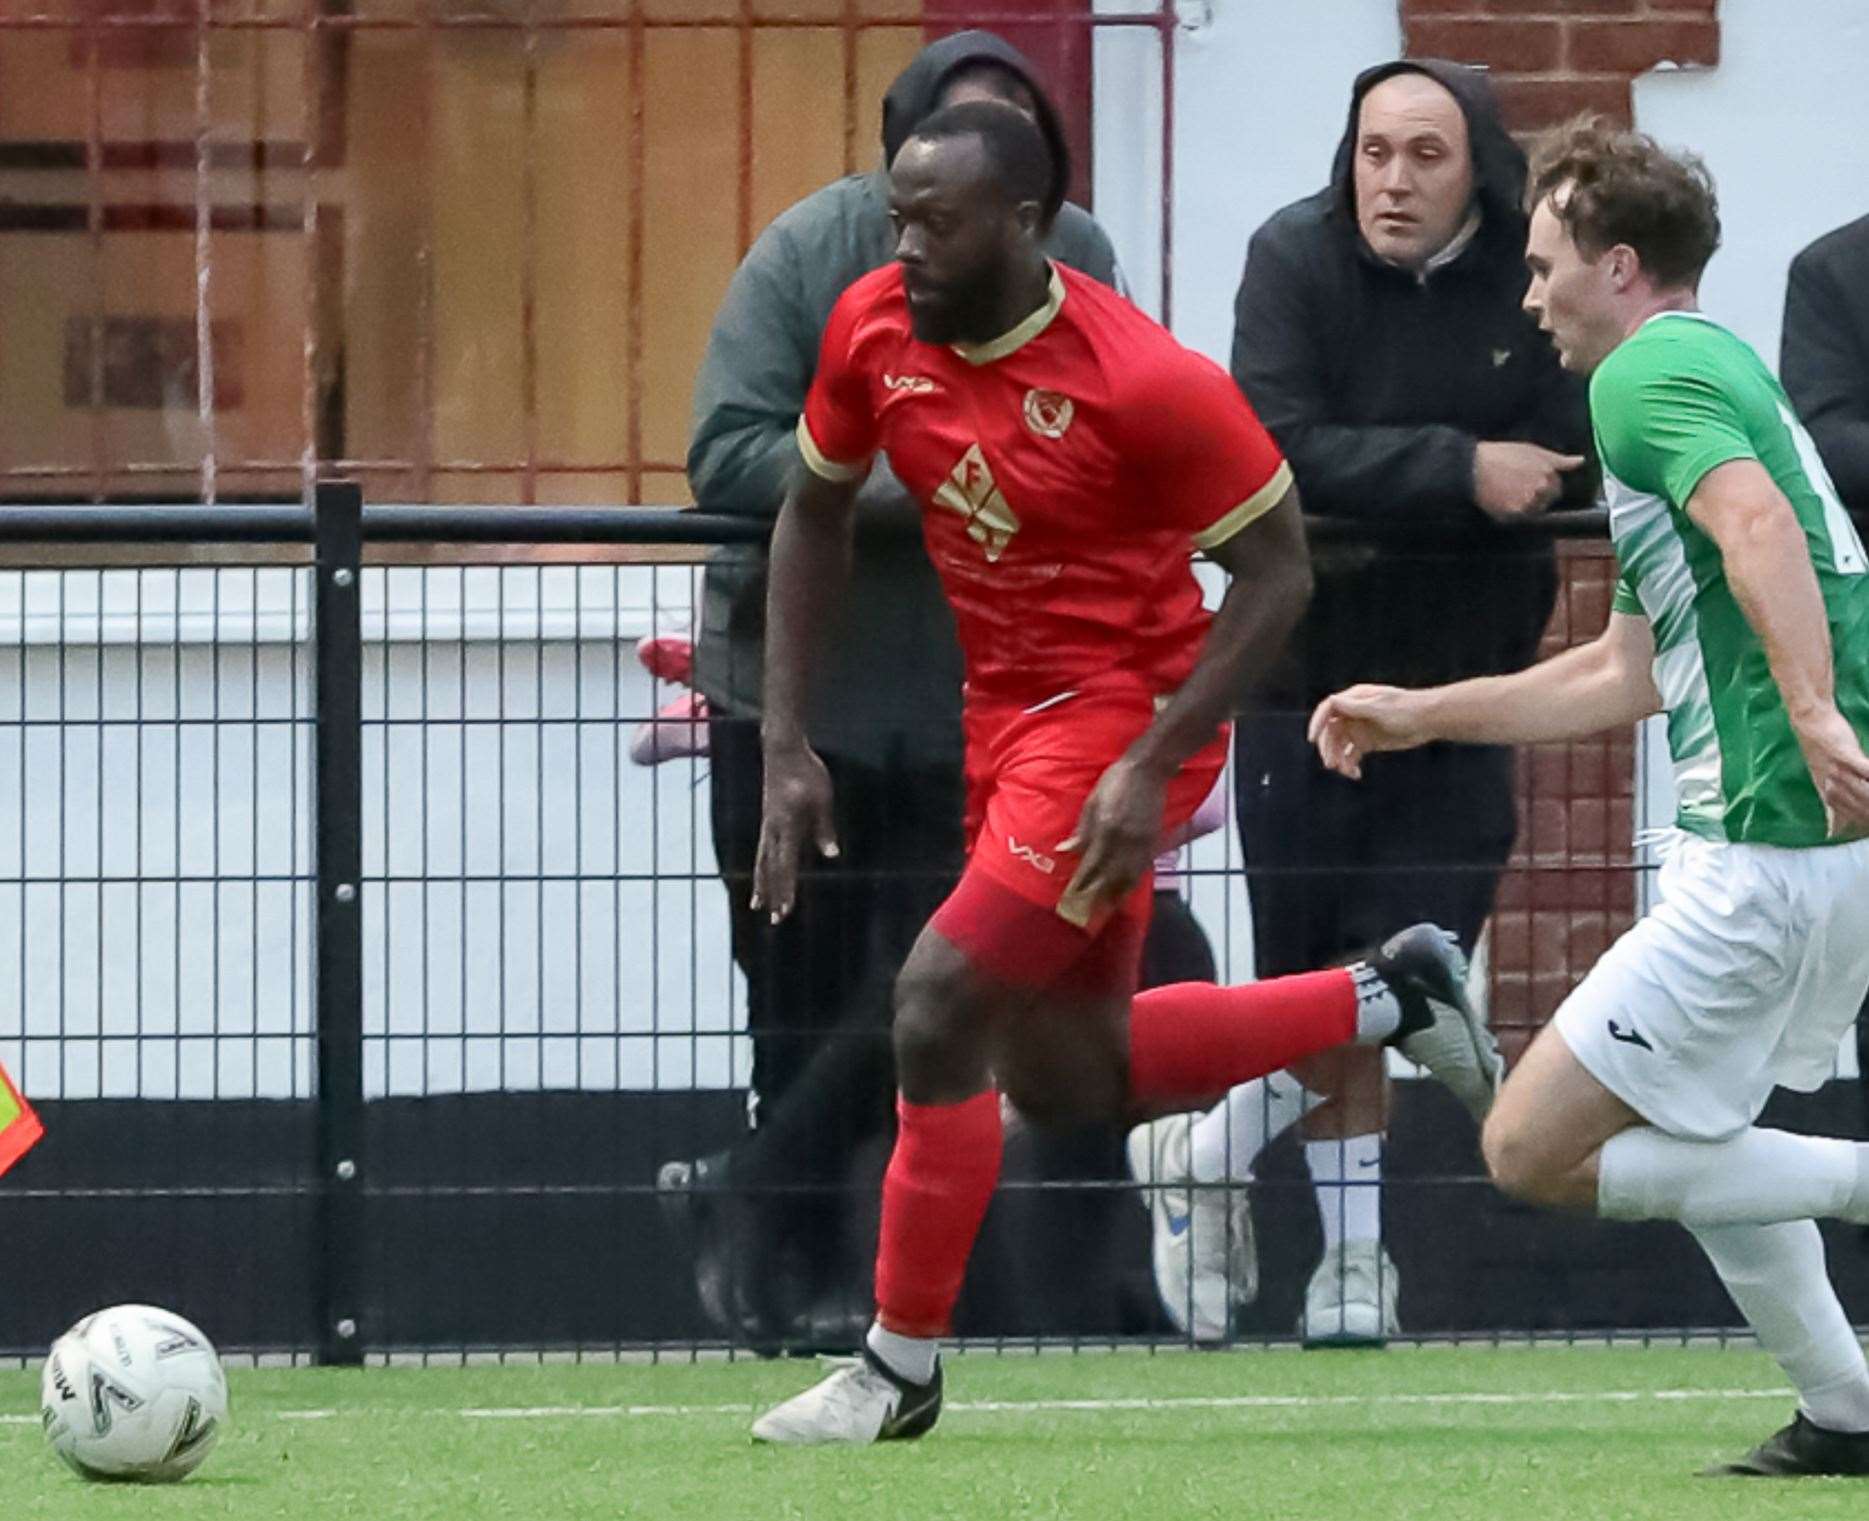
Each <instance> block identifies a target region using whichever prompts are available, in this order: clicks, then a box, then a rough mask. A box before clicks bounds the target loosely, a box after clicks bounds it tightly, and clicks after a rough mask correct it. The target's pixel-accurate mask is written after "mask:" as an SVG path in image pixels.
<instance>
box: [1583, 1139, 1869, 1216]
mask: <svg viewBox="0 0 1869 1521" xmlns="http://www.w3.org/2000/svg"><path fill="white" fill-rule="evenodd" d="M1865 1171H1869V1146H1865V1145H1863V1144H1861V1143H1859V1142H1856V1141H1840V1140H1836V1139H1834V1138H1833V1137H1830V1136H1814V1135H1792V1134H1791V1133H1790V1132H1789V1131H1784V1130H1760V1129H1759V1128H1758V1127H1757V1126H1754V1127H1752V1128H1751V1129H1748V1130H1742V1131H1741V1132H1740V1133H1739V1134H1738V1135H1736V1136H1734V1137H1733V1138H1732V1139H1731V1140H1727V1141H1685V1140H1682V1139H1681V1138H1680V1137H1679V1136H1671V1135H1664V1134H1663V1133H1662V1132H1661V1131H1659V1130H1656V1129H1654V1128H1653V1127H1651V1126H1646V1125H1643V1126H1638V1127H1636V1128H1635V1129H1633V1130H1625V1131H1623V1132H1622V1133H1621V1134H1619V1135H1614V1136H1611V1137H1610V1139H1609V1140H1608V1141H1606V1142H1605V1143H1604V1145H1603V1150H1602V1152H1601V1153H1600V1155H1599V1158H1598V1162H1597V1185H1596V1197H1597V1212H1598V1213H1599V1214H1601V1215H1602V1216H1603V1217H1604V1218H1605V1219H1608V1220H1679V1221H1680V1222H1681V1223H1682V1224H1683V1225H1686V1226H1688V1227H1690V1228H1693V1229H1698V1228H1699V1227H1701V1226H1703V1225H1770V1224H1773V1223H1774V1222H1777V1221H1781V1220H1822V1219H1827V1218H1834V1219H1838V1220H1853V1221H1855V1222H1856V1223H1858V1224H1869V1187H1865V1180H1864V1173H1865Z"/></svg>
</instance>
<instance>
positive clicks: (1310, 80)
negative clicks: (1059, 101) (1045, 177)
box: [1095, 0, 1402, 364]
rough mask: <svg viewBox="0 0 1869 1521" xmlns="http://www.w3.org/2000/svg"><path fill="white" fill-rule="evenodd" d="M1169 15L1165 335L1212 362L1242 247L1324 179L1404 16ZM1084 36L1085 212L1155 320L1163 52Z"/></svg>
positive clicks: (1343, 3)
mask: <svg viewBox="0 0 1869 1521" xmlns="http://www.w3.org/2000/svg"><path fill="white" fill-rule="evenodd" d="M1098 8H1099V9H1105V10H1124V9H1128V8H1129V7H1127V6H1126V5H1124V4H1122V3H1121V0H1099V3H1098ZM1180 9H1181V14H1182V18H1183V26H1182V29H1181V30H1180V31H1178V32H1177V33H1176V39H1177V52H1176V57H1175V85H1176V89H1175V158H1174V175H1175V217H1174V282H1173V310H1172V314H1171V315H1172V319H1173V320H1172V324H1171V325H1172V326H1173V328H1174V331H1175V334H1176V336H1177V337H1179V338H1180V339H1181V340H1182V342H1184V343H1186V344H1188V345H1189V346H1190V347H1192V348H1196V349H1199V350H1200V351H1201V352H1202V353H1204V354H1206V355H1208V356H1209V357H1210V358H1213V359H1215V360H1217V361H1219V362H1220V363H1222V364H1225V363H1226V362H1227V358H1228V356H1229V354H1230V352H1231V350H1232V346H1233V293H1234V291H1235V290H1236V289H1237V288H1238V286H1239V277H1240V269H1241V267H1242V266H1243V265H1244V263H1245V261H1246V242H1247V239H1248V238H1250V237H1251V236H1252V234H1253V231H1254V230H1255V229H1256V228H1257V227H1258V226H1259V224H1260V223H1262V222H1263V221H1265V219H1266V218H1267V217H1269V216H1270V215H1271V214H1272V213H1273V212H1275V211H1277V210H1278V209H1279V207H1281V206H1284V205H1286V204H1287V203H1289V202H1291V201H1295V200H1297V199H1298V198H1299V197H1300V196H1304V195H1309V194H1310V193H1311V192H1312V191H1314V190H1318V189H1320V188H1322V186H1323V185H1324V183H1325V181H1326V180H1328V178H1329V177H1330V159H1331V154H1332V152H1333V151H1334V150H1335V148H1336V146H1337V139H1338V138H1339V137H1340V136H1342V134H1343V126H1344V121H1345V118H1346V113H1347V111H1348V109H1349V102H1350V81H1351V80H1352V79H1354V78H1355V77H1356V75H1357V73H1358V72H1359V71H1360V70H1362V69H1364V68H1367V67H1368V66H1369V65H1371V64H1373V63H1380V62H1382V61H1383V60H1384V59H1385V58H1393V57H1395V56H1396V54H1397V53H1398V52H1400V50H1401V45H1402V33H1401V22H1400V19H1399V13H1398V8H1397V6H1396V4H1395V0H1326V3H1321V4H1318V3H1313V4H1299V5H1294V4H1291V3H1289V0H1211V3H1208V0H1186V3H1184V4H1183V5H1182V6H1181V8H1180ZM1096 42H1097V46H1096V54H1095V69H1096V89H1097V96H1096V99H1097V103H1098V106H1097V120H1096V138H1095V166H1096V202H1097V215H1098V217H1099V219H1100V220H1101V221H1102V222H1103V223H1104V225H1105V226H1107V227H1108V228H1109V229H1110V233H1111V236H1112V237H1114V238H1115V240H1116V245H1117V248H1118V250H1119V251H1120V253H1121V254H1122V258H1123V265H1124V268H1125V269H1126V270H1127V271H1128V273H1129V276H1130V284H1131V286H1132V287H1133V288H1134V290H1135V292H1136V293H1137V296H1138V299H1139V301H1140V303H1141V304H1142V305H1143V306H1145V307H1146V308H1147V309H1149V310H1150V311H1154V312H1156V314H1157V315H1159V314H1160V313H1159V301H1158V299H1157V297H1158V295H1159V291H1160V286H1161V264H1160V257H1159V253H1160V248H1161V209H1162V208H1161V176H1160V167H1161V130H1160V127H1161V114H1160V105H1159V102H1160V98H1161V57H1160V50H1159V47H1158V46H1157V43H1156V39H1155V34H1154V33H1152V32H1145V31H1140V30H1128V29H1115V28H1106V29H1104V30H1102V31H1099V32H1098V33H1097V39H1096ZM1114 101H1121V102H1122V103H1123V104H1122V105H1121V106H1120V107H1112V105H1111V102H1114ZM1132 101H1134V102H1137V105H1136V106H1134V107H1132V106H1131V105H1130V102H1132Z"/></svg>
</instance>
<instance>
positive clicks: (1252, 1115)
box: [1188, 1072, 1322, 1183]
mask: <svg viewBox="0 0 1869 1521" xmlns="http://www.w3.org/2000/svg"><path fill="white" fill-rule="evenodd" d="M1321 1102H1322V1100H1321V1099H1319V1098H1318V1097H1317V1096H1316V1095H1315V1094H1313V1093H1311V1092H1310V1090H1308V1089H1307V1088H1306V1087H1305V1086H1304V1085H1303V1084H1302V1083H1300V1082H1299V1081H1298V1080H1297V1079H1296V1078H1295V1077H1293V1076H1291V1075H1290V1074H1289V1073H1286V1072H1275V1073H1273V1074H1272V1075H1271V1076H1270V1077H1256V1078H1254V1079H1253V1080H1252V1081H1251V1082H1250V1083H1241V1084H1240V1085H1239V1086H1238V1087H1237V1088H1235V1089H1233V1090H1232V1091H1231V1092H1230V1093H1228V1094H1227V1096H1226V1097H1225V1098H1223V1099H1222V1100H1221V1101H1220V1102H1219V1103H1218V1104H1215V1105H1214V1107H1213V1108H1211V1109H1209V1110H1208V1111H1207V1113H1205V1114H1203V1115H1201V1116H1200V1118H1198V1119H1197V1120H1195V1121H1194V1126H1193V1128H1192V1129H1191V1130H1190V1131H1189V1132H1188V1164H1189V1170H1190V1171H1192V1173H1193V1174H1194V1181H1195V1182H1197V1183H1245V1182H1247V1181H1249V1180H1250V1179H1251V1177H1252V1164H1253V1163H1254V1161H1255V1160H1257V1158H1258V1156H1259V1153H1260V1152H1262V1151H1264V1150H1265V1149H1266V1146H1267V1144H1268V1143H1269V1142H1270V1141H1271V1140H1272V1138H1273V1137H1274V1136H1277V1135H1281V1134H1283V1133H1284V1131H1286V1130H1287V1129H1289V1128H1290V1127H1291V1126H1292V1125H1293V1124H1295V1123H1296V1122H1297V1120H1298V1119H1299V1117H1300V1116H1301V1115H1303V1113H1304V1112H1305V1110H1307V1109H1309V1108H1311V1107H1312V1106H1313V1105H1315V1104H1318V1103H1321Z"/></svg>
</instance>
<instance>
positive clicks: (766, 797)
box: [751, 745, 837, 924]
mask: <svg viewBox="0 0 1869 1521" xmlns="http://www.w3.org/2000/svg"><path fill="white" fill-rule="evenodd" d="M765 761H766V777H765V787H764V793H763V797H762V802H761V810H760V818H759V854H758V855H757V856H755V857H754V858H753V897H752V904H751V906H752V907H753V908H755V909H760V908H763V909H766V910H767V911H768V912H769V913H770V914H771V915H772V922H773V923H774V924H777V923H778V922H779V921H780V920H781V919H783V918H784V917H785V916H786V915H787V914H789V913H791V911H792V905H793V904H794V903H795V902H796V901H797V898H798V858H799V856H800V855H801V854H802V853H803V851H804V848H805V845H806V842H810V844H811V845H813V846H814V847H815V848H816V849H817V852H818V854H819V855H821V856H823V857H824V858H825V859H826V860H832V861H834V860H836V859H837V826H836V824H835V823H834V822H833V820H832V817H831V774H830V773H829V772H828V771H826V770H825V769H824V762H823V761H821V760H819V759H818V757H817V756H816V754H814V753H813V751H812V750H811V747H810V746H808V745H797V746H789V747H787V748H785V749H778V750H768V751H767V752H766V757H765Z"/></svg>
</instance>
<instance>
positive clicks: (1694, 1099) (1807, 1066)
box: [1553, 834, 1869, 1141]
mask: <svg viewBox="0 0 1869 1521" xmlns="http://www.w3.org/2000/svg"><path fill="white" fill-rule="evenodd" d="M1669 843H1670V845H1671V847H1672V848H1671V849H1670V850H1669V853H1668V855H1667V858H1666V861H1665V862H1664V864H1663V866H1662V869H1661V884H1660V885H1661V901H1660V902H1659V903H1657V904H1656V906H1655V908H1654V910H1653V911H1652V912H1651V913H1650V914H1649V915H1648V916H1647V917H1646V918H1644V919H1643V920H1641V922H1640V923H1638V924H1636V925H1635V927H1634V928H1632V929H1631V930H1630V931H1629V932H1628V933H1627V934H1625V935H1624V936H1623V937H1622V938H1621V939H1620V940H1618V941H1617V942H1616V943H1615V944H1614V945H1612V946H1611V947H1610V948H1609V950H1608V952H1607V953H1606V954H1605V955H1604V957H1603V959H1602V960H1601V961H1599V962H1598V963H1597V964H1596V966H1595V967H1594V968H1592V969H1591V972H1590V975H1589V976H1587V977H1585V978H1584V980H1583V981H1582V982H1581V983H1579V984H1578V986H1577V988H1576V991H1575V992H1573V993H1572V994H1571V996H1570V997H1569V998H1567V999H1566V1000H1565V1001H1564V1005H1563V1007H1562V1008H1560V1009H1559V1010H1558V1011H1557V1016H1556V1018H1555V1020H1554V1021H1553V1023H1554V1024H1555V1025H1556V1026H1557V1029H1558V1031H1559V1033H1560V1034H1562V1036H1563V1037H1564V1044H1565V1045H1567V1046H1568V1047H1570V1050H1571V1053H1572V1054H1573V1055H1574V1056H1575V1057H1576V1058H1577V1060H1578V1061H1580V1062H1581V1063H1583V1065H1584V1067H1585V1068H1586V1069H1587V1070H1588V1071H1589V1073H1590V1074H1591V1076H1593V1077H1594V1078H1596V1080H1597V1081H1598V1082H1600V1083H1602V1084H1603V1086H1604V1087H1606V1088H1608V1089H1609V1091H1610V1092H1611V1093H1613V1094H1615V1095H1616V1097H1618V1098H1619V1099H1621V1100H1622V1101H1623V1102H1624V1103H1625V1104H1627V1105H1628V1106H1629V1107H1630V1108H1631V1109H1633V1110H1635V1112H1636V1113H1637V1114H1639V1115H1641V1116H1642V1118H1643V1119H1645V1120H1647V1121H1648V1123H1649V1124H1651V1125H1654V1126H1656V1127H1657V1128H1658V1129H1661V1130H1664V1131H1667V1132H1668V1133H1669V1134H1671V1135H1678V1136H1684V1137H1687V1138H1689V1139H1693V1140H1703V1141H1717V1140H1724V1139H1725V1138H1726V1137H1728V1136H1731V1135H1734V1134H1736V1133H1737V1132H1738V1131H1740V1130H1743V1129H1744V1128H1745V1127H1746V1126H1748V1125H1750V1124H1751V1123H1752V1122H1753V1120H1755V1119H1756V1118H1757V1117H1758V1113H1759V1111H1760V1110H1761V1109H1762V1108H1764V1107H1765V1101H1766V1099H1767V1098H1769V1097H1770V1096H1771V1092H1772V1089H1773V1088H1775V1087H1779V1086H1783V1087H1786V1088H1796V1089H1799V1090H1800V1091H1804V1092H1808V1091H1809V1090H1811V1089H1813V1088H1816V1087H1817V1086H1819V1085H1820V1084H1821V1083H1823V1081H1824V1080H1825V1079H1826V1078H1828V1077H1829V1076H1830V1074H1831V1072H1832V1071H1833V1070H1834V1066H1835V1060H1836V1053H1837V1047H1838V1045H1839V1044H1840V1043H1841V1041H1842V1039H1843V1035H1844V1032H1845V1031H1847V1030H1848V1029H1849V1028H1850V1024H1851V1021H1853V1020H1854V1019H1855V1017H1856V1014H1857V1011H1858V1010H1859V1009H1861V1007H1862V1004H1863V995H1864V994H1865V992H1869V840H1859V841H1856V842H1855V843H1853V844H1848V845H1823V846H1818V847H1816V848H1813V849H1809V850H1786V849H1783V848H1781V847H1779V846H1775V845H1725V844H1719V843H1717V842H1715V841H1712V840H1703V839H1700V838H1699V837H1698V836H1695V835H1688V834H1676V835H1674V836H1671V838H1670V842H1669Z"/></svg>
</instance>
